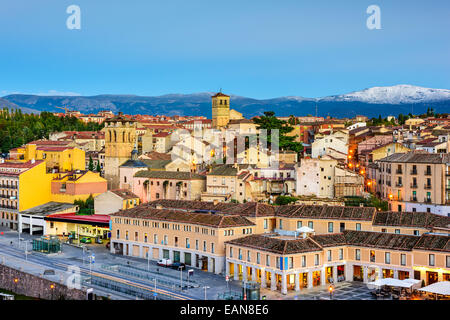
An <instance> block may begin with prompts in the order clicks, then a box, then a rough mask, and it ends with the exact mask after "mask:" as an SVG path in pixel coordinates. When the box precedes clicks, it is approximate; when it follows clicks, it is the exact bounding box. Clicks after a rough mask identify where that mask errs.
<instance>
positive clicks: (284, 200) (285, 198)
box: [275, 196, 299, 206]
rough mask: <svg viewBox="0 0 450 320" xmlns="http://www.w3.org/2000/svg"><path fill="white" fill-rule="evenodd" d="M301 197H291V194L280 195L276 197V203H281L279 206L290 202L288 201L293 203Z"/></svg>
mask: <svg viewBox="0 0 450 320" xmlns="http://www.w3.org/2000/svg"><path fill="white" fill-rule="evenodd" d="M298 199H299V198H296V197H289V196H278V197H277V198H276V199H275V204H276V205H279V206H282V205H285V204H288V203H291V202H295V201H297V200H298Z"/></svg>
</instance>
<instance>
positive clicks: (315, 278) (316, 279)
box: [313, 271, 320, 287]
mask: <svg viewBox="0 0 450 320" xmlns="http://www.w3.org/2000/svg"><path fill="white" fill-rule="evenodd" d="M317 286H320V271H313V287H317Z"/></svg>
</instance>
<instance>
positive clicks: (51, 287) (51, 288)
mask: <svg viewBox="0 0 450 320" xmlns="http://www.w3.org/2000/svg"><path fill="white" fill-rule="evenodd" d="M50 290H51V292H52V300H53V291H54V290H55V285H54V284H53V283H52V284H51V285H50Z"/></svg>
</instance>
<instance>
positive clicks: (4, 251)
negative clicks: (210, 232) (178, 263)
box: [0, 228, 241, 299]
mask: <svg viewBox="0 0 450 320" xmlns="http://www.w3.org/2000/svg"><path fill="white" fill-rule="evenodd" d="M0 231H3V233H4V234H3V235H1V236H0V259H2V261H5V260H6V262H7V264H8V265H11V264H12V265H13V266H15V267H16V268H24V266H25V265H26V266H27V269H26V272H30V273H33V274H42V273H43V270H44V269H49V268H51V269H53V270H55V276H53V277H54V279H52V280H55V281H57V280H58V281H65V279H66V278H67V277H68V276H69V273H67V272H66V270H67V267H68V266H78V267H80V268H81V270H82V273H83V276H84V278H85V279H88V278H89V274H90V270H92V273H93V274H94V275H98V276H101V277H103V278H105V277H106V278H107V279H111V277H113V278H114V281H119V282H121V283H125V282H126V285H132V286H138V287H139V288H145V289H147V290H151V291H153V289H154V280H153V279H154V278H156V279H157V291H158V294H159V295H160V296H161V298H168V297H170V298H176V299H179V298H181V299H189V298H190V299H204V297H205V289H204V286H207V287H208V288H207V289H206V297H207V299H217V295H218V294H221V293H223V292H225V291H228V289H227V284H226V281H225V279H224V277H223V276H220V275H214V274H210V273H207V272H203V271H200V270H198V269H194V275H193V277H191V278H190V279H189V282H190V283H191V284H194V287H193V288H189V289H185V290H180V287H179V285H180V284H181V279H180V276H181V273H180V271H178V270H173V269H170V268H163V267H158V266H157V265H156V262H154V261H150V263H148V262H147V261H146V260H144V259H138V258H134V257H124V256H117V255H112V254H110V253H109V251H108V250H107V249H106V248H105V247H104V246H103V245H98V244H90V245H86V248H87V249H88V250H86V249H85V250H83V249H82V248H79V247H76V246H72V245H66V244H64V245H62V253H60V254H50V255H46V254H42V253H36V252H33V253H30V254H28V256H27V260H28V261H26V260H25V259H26V256H25V242H28V251H29V252H31V246H32V245H31V240H32V239H33V238H37V237H35V236H33V237H32V236H30V235H28V234H21V238H22V240H21V241H20V247H19V237H18V233H17V232H14V231H10V230H9V229H7V228H0ZM91 253H94V255H95V263H93V264H92V265H89V256H90V255H91ZM83 257H84V259H83ZM117 266H120V267H121V269H125V271H130V270H131V271H133V272H134V274H138V275H142V274H144V275H145V277H148V278H140V277H135V276H131V275H129V274H124V273H119V272H115V271H114V268H115V267H117ZM24 270H25V269H24ZM147 270H148V271H147ZM182 276H183V280H182V281H183V287H185V286H186V284H187V282H188V276H187V272H185V271H184V272H183V273H182ZM150 278H151V281H150ZM49 279H50V278H49ZM108 281H110V280H108ZM93 287H94V288H96V289H100V290H97V291H98V292H102V293H104V294H105V295H106V294H107V293H111V292H110V291H109V290H107V289H104V288H101V287H97V286H93ZM229 289H230V290H232V291H241V288H240V284H239V283H234V282H230V288H229ZM112 293H114V294H112V295H111V298H113V299H114V298H116V299H124V298H128V299H135V298H136V297H134V296H131V295H127V294H124V293H117V292H112ZM163 293H165V295H163Z"/></svg>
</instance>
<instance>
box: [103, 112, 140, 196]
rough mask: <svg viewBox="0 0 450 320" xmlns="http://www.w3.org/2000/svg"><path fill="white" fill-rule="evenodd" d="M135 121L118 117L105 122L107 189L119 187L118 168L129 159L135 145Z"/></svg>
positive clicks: (121, 115) (121, 116)
mask: <svg viewBox="0 0 450 320" xmlns="http://www.w3.org/2000/svg"><path fill="white" fill-rule="evenodd" d="M136 125H137V123H136V121H134V120H132V119H129V118H127V117H124V116H123V114H122V113H121V112H119V115H118V116H116V117H113V118H110V119H107V120H105V128H104V129H103V130H104V131H105V178H106V179H107V180H108V189H116V188H118V187H119V166H120V165H121V164H122V163H124V162H125V161H127V160H129V159H130V157H131V152H132V151H133V148H134V145H135V143H136V139H137V137H136Z"/></svg>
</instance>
